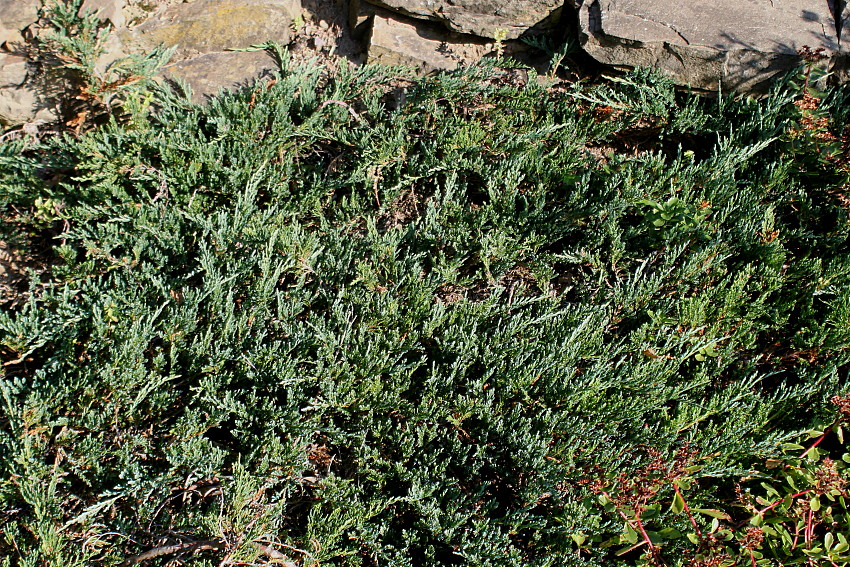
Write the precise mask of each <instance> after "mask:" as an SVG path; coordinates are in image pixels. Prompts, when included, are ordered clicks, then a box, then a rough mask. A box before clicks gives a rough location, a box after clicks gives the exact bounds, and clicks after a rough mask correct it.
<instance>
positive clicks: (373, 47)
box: [368, 10, 489, 73]
mask: <svg viewBox="0 0 850 567" xmlns="http://www.w3.org/2000/svg"><path fill="white" fill-rule="evenodd" d="M372 18H374V19H373V23H372V35H371V40H370V45H369V52H368V62H369V63H383V64H385V65H412V66H413V67H416V68H417V69H418V70H419V71H420V72H422V73H428V72H430V71H435V70H451V69H456V68H457V67H458V65H461V64H464V63H471V62H473V61H476V60H478V59H480V58H481V57H483V56H484V55H485V54H486V53H487V51H488V50H489V49H488V47H487V46H486V45H484V44H483V41H481V40H480V39H479V38H474V37H469V36H462V35H461V34H458V33H454V32H450V31H448V30H445V29H440V28H439V27H437V26H435V25H434V24H432V23H429V22H422V21H417V20H413V19H409V18H404V19H403V20H401V19H391V18H389V17H387V14H386V13H385V11H383V10H381V13H378V14H373V15H372Z"/></svg>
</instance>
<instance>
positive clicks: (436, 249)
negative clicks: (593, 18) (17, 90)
mask: <svg viewBox="0 0 850 567" xmlns="http://www.w3.org/2000/svg"><path fill="white" fill-rule="evenodd" d="M280 54H281V56H282V57H281V72H280V75H279V76H278V77H277V78H276V80H274V81H269V82H265V83H261V84H258V85H256V86H254V87H251V88H247V89H245V90H244V91H241V92H237V93H230V94H222V95H221V96H218V97H216V98H215V99H213V100H211V101H210V102H209V104H207V105H206V106H197V105H194V104H192V103H191V102H190V101H189V99H188V97H187V96H185V93H181V92H180V90H179V89H168V88H165V87H160V86H156V85H155V84H152V83H143V82H140V83H134V84H135V88H132V89H126V90H124V91H122V93H121V95H120V97H119V98H118V101H119V102H120V104H117V105H116V107H115V108H116V109H117V108H122V109H123V110H122V111H121V112H118V111H117V110H116V111H115V112H114V113H113V114H112V115H111V116H108V117H107V118H106V119H104V120H102V121H101V122H102V123H101V124H99V125H98V126H97V127H93V128H90V129H84V131H81V132H80V133H79V134H78V135H75V134H74V133H73V132H71V133H67V134H63V135H58V136H43V137H41V138H40V139H34V138H32V137H29V136H21V137H18V138H15V139H9V140H7V141H5V142H3V143H2V144H0V211H2V214H3V215H4V220H5V222H4V227H3V229H2V230H3V234H2V239H4V240H6V241H7V242H8V243H10V245H14V246H15V247H16V248H17V250H19V251H20V252H21V254H24V253H25V254H27V255H28V257H29V258H31V259H34V260H37V261H38V263H39V264H38V265H39V266H40V268H39V269H37V270H32V271H30V272H29V275H28V283H27V287H26V289H23V290H21V294H20V296H18V297H17V298H16V302H15V303H14V304H13V303H9V302H7V303H6V305H5V307H4V309H3V311H2V313H0V359H2V361H3V366H2V368H3V374H2V376H1V377H0V407H2V409H0V520H2V525H3V532H2V534H0V565H32V566H35V565H55V566H73V565H114V564H118V563H121V562H122V561H124V562H125V563H124V564H125V565H130V564H134V563H139V564H161V565H162V564H168V562H169V561H172V560H175V558H182V560H183V561H185V562H186V564H191V565H219V564H239V565H248V564H275V562H277V564H281V563H282V562H283V564H287V563H285V561H289V562H292V563H295V564H297V565H305V566H309V565H328V566H330V565H357V566H360V565H364V566H372V565H375V566H378V565H380V566H386V565H398V566H402V565H417V566H418V565H422V566H425V565H470V566H472V565H482V566H483V565H487V566H490V565H493V566H495V565H539V566H547V565H551V566H555V565H572V564H576V565H578V564H588V565H614V564H618V563H623V564H636V563H638V564H642V563H645V564H655V565H662V564H667V565H734V564H739V565H754V564H758V565H780V564H793V563H794V562H806V561H808V562H809V564H816V565H820V564H823V565H829V564H838V565H846V564H847V563H848V561H850V560H848V559H847V557H848V555H847V549H848V545H847V540H846V538H847V536H848V534H850V512H848V509H847V506H846V502H845V499H844V498H845V496H847V494H846V488H847V487H846V479H847V476H848V474H847V471H846V469H845V468H843V467H844V465H845V463H844V462H843V461H842V456H843V455H844V454H845V451H844V438H843V429H842V423H843V422H846V421H848V420H850V398H846V397H844V398H842V397H841V396H843V395H846V394H847V393H848V388H847V385H846V384H847V379H848V368H850V350H848V345H850V250H848V235H850V221H849V220H848V212H850V210H849V207H850V197H848V193H847V185H846V183H847V181H848V166H847V161H846V157H847V147H846V139H844V138H843V134H844V133H845V125H846V124H848V121H847V119H848V112H850V105H848V104H847V98H848V94H850V90H848V88H847V87H843V88H834V89H831V90H829V91H828V92H825V93H818V92H815V91H814V90H813V89H812V88H811V87H810V86H809V85H808V83H807V82H806V81H805V79H797V82H796V83H795V82H793V81H786V82H785V83H783V84H781V85H778V86H777V87H776V88H775V89H774V90H773V91H772V92H771V93H770V94H769V95H768V96H766V97H764V98H762V99H759V100H755V99H751V98H741V97H739V98H735V97H728V96H723V97H720V98H713V99H710V98H700V97H697V96H694V95H690V94H687V93H682V92H677V91H676V90H675V89H674V86H673V85H672V84H671V83H669V82H668V81H666V80H665V79H662V78H660V77H658V76H656V75H654V74H652V73H649V72H643V71H639V72H635V73H632V74H630V75H628V76H626V77H623V78H620V79H617V80H613V81H608V82H604V83H600V84H596V85H590V84H583V83H579V84H576V85H561V86H558V87H554V88H549V89H546V88H543V87H541V86H538V85H537V83H535V82H534V81H533V80H532V81H529V82H528V83H527V84H525V83H523V82H520V81H517V80H516V73H514V72H512V71H511V70H510V69H507V70H505V69H504V68H503V66H504V65H505V64H506V63H505V62H489V63H483V64H481V65H480V66H477V67H474V68H471V69H465V70H462V71H458V72H453V73H446V74H442V75H439V76H434V77H428V78H415V77H413V76H412V75H411V74H410V73H409V71H407V70H404V69H399V68H376V67H366V68H362V69H359V70H356V71H350V72H349V71H342V72H341V73H340V74H337V75H336V76H328V75H326V74H324V73H323V70H322V69H321V68H319V67H316V66H290V65H289V64H288V63H287V58H286V54H285V53H280ZM127 84H128V85H129V84H131V83H129V82H128V83H127ZM122 86H124V85H122ZM401 90H404V92H405V94H404V97H401V96H400V95H399V93H400V92H401ZM95 102H96V101H95ZM842 142H845V143H844V145H842ZM804 452H805V453H804ZM844 459H845V461H846V460H847V457H846V456H845V457H844ZM167 546H171V547H167ZM150 550H153V552H152V553H151V554H150V555H148V556H143V555H140V554H142V553H144V552H146V551H150ZM284 556H285V558H284ZM292 563H289V564H292ZM171 564H177V563H171Z"/></svg>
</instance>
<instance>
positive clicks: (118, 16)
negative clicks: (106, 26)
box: [79, 0, 127, 28]
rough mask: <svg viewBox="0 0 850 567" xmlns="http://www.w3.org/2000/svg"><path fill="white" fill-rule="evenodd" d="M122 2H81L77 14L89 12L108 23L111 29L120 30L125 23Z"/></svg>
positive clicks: (93, 0) (116, 0)
mask: <svg viewBox="0 0 850 567" xmlns="http://www.w3.org/2000/svg"><path fill="white" fill-rule="evenodd" d="M126 4H127V3H126V2H125V1H124V0H83V3H82V4H81V5H80V11H79V14H80V15H82V14H84V13H86V12H91V13H93V14H95V15H97V17H98V18H100V19H101V20H104V21H109V22H110V23H111V24H112V26H113V27H116V28H120V27H122V26H123V25H124V24H125V23H126V21H127V20H126V18H125V17H124V8H125V7H126Z"/></svg>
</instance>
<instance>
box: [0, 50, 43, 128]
mask: <svg viewBox="0 0 850 567" xmlns="http://www.w3.org/2000/svg"><path fill="white" fill-rule="evenodd" d="M28 75H29V64H28V62H27V59H26V58H25V57H23V56H20V55H13V54H11V53H0V127H2V128H3V129H5V128H9V127H13V126H18V125H20V124H25V123H27V122H32V121H34V120H36V119H42V120H49V119H52V118H53V117H54V114H53V113H52V112H51V111H50V110H49V109H46V108H44V106H45V105H44V104H43V102H42V100H41V99H42V97H41V96H39V94H38V91H37V89H35V88H34V87H32V86H31V85H27V84H26V83H27V77H28Z"/></svg>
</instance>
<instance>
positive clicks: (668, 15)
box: [579, 0, 839, 91]
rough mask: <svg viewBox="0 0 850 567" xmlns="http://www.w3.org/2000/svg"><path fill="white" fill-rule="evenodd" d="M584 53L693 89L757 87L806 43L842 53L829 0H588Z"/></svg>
mask: <svg viewBox="0 0 850 567" xmlns="http://www.w3.org/2000/svg"><path fill="white" fill-rule="evenodd" d="M579 25H580V27H581V32H582V41H583V45H584V48H585V50H586V51H587V52H588V53H589V54H590V55H591V56H593V57H594V58H596V59H597V60H599V61H601V62H603V63H607V64H610V65H615V66H622V67H637V66H649V67H654V68H657V69H660V70H661V71H663V72H664V73H666V74H668V75H669V76H671V77H673V78H674V79H676V80H677V81H681V82H683V83H688V84H690V85H691V86H693V87H695V88H701V89H710V90H715V89H717V88H718V86H719V85H722V86H723V87H724V88H731V89H735V90H739V91H749V90H753V89H757V88H758V87H759V86H760V84H763V83H765V82H766V81H767V80H768V79H770V78H771V77H772V76H774V75H776V74H777V73H779V72H782V71H784V70H787V69H789V68H792V67H794V66H796V65H797V64H798V63H799V61H800V58H799V56H798V55H797V51H798V50H799V49H801V48H802V47H803V46H809V47H810V48H811V49H817V48H821V47H823V48H824V49H825V50H826V51H827V53H828V54H829V55H834V54H836V53H837V52H838V51H839V41H838V33H837V31H836V25H835V21H834V19H833V16H832V13H831V12H830V9H829V4H828V2H827V0H819V1H813V2H806V3H804V4H803V3H800V2H797V1H794V0H746V1H742V0H712V1H710V2H681V1H678V0H585V2H584V4H583V5H582V6H581V8H580V11H579Z"/></svg>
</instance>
